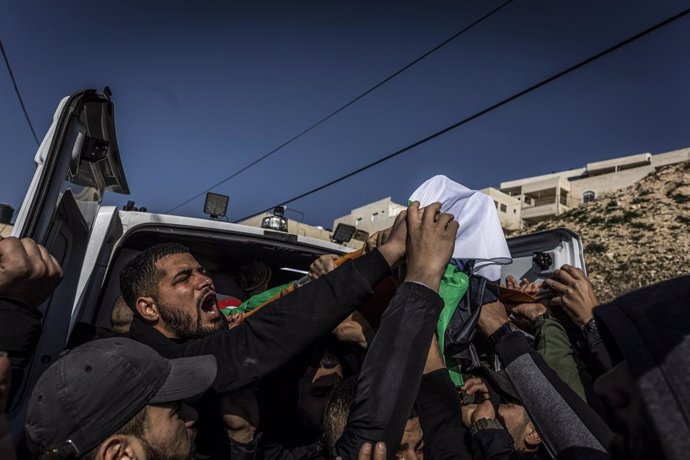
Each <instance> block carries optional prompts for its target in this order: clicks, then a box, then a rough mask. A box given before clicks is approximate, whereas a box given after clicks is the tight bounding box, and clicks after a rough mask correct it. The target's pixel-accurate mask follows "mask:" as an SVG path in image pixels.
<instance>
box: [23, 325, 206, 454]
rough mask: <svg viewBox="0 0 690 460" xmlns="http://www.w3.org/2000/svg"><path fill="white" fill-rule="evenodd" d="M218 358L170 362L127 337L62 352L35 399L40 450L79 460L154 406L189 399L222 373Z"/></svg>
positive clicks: (32, 442) (31, 410) (34, 443)
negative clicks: (218, 372) (218, 368)
mask: <svg viewBox="0 0 690 460" xmlns="http://www.w3.org/2000/svg"><path fill="white" fill-rule="evenodd" d="M216 372H217V367H216V359H215V358H214V357H213V356H211V355H206V356H194V357H190V358H179V359H165V358H163V357H162V356H160V355H159V354H158V353H157V352H156V351H155V350H153V349H152V348H150V347H148V346H146V345H144V344H142V343H139V342H136V341H134V340H131V339H127V338H109V339H102V340H95V341H93V342H89V343H86V344H84V345H82V346H80V347H77V348H74V349H73V350H71V351H69V352H67V353H66V354H64V355H62V356H61V357H60V358H59V359H58V360H57V361H56V362H55V363H54V364H52V365H51V366H50V367H49V368H48V369H46V371H45V372H44V373H43V374H42V375H41V377H40V378H39V379H38V382H37V383H36V386H35V388H34V390H33V393H32V394H31V398H30V400H29V407H28V413H27V417H26V434H27V439H28V442H29V447H30V448H31V450H32V451H33V452H34V453H36V454H42V453H50V454H52V456H54V457H57V458H78V457H81V456H82V455H83V454H85V453H86V452H88V451H90V450H91V449H93V448H95V447H96V446H98V445H99V443H101V442H102V441H104V440H105V439H106V438H107V437H108V436H110V435H112V434H113V433H116V432H117V431H118V430H119V429H120V428H122V427H123V426H124V425H125V424H126V423H127V422H128V421H129V420H131V419H132V418H133V417H134V416H135V415H136V414H137V413H139V411H141V410H142V409H143V408H144V406H146V405H147V404H162V403H166V402H175V401H180V400H184V399H189V398H192V397H195V396H198V395H200V394H201V393H203V392H205V391H206V390H207V389H208V388H209V387H210V386H211V384H212V383H213V381H214V379H215V378H216Z"/></svg>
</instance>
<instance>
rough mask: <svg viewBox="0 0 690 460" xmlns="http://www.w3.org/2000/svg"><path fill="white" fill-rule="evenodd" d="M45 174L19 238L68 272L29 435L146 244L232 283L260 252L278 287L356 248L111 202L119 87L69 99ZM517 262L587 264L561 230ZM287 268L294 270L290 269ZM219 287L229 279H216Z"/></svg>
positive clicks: (119, 189)
mask: <svg viewBox="0 0 690 460" xmlns="http://www.w3.org/2000/svg"><path fill="white" fill-rule="evenodd" d="M34 161H35V163H36V172H35V175H34V177H33V180H32V182H31V185H30V187H29V190H28V191H27V194H26V197H25V199H24V203H23V204H22V207H21V209H20V211H19V213H18V215H17V219H16V222H15V226H14V229H13V236H16V237H21V238H23V237H31V238H33V239H34V240H35V241H36V242H37V243H39V244H42V245H44V246H45V247H46V248H47V249H48V250H49V251H50V253H51V254H53V256H55V258H56V259H57V260H58V262H59V263H60V264H61V266H62V268H63V270H64V278H63V280H62V282H61V283H60V285H59V286H58V287H57V289H56V290H55V291H54V293H53V294H52V295H51V297H50V298H49V299H48V300H46V301H45V302H44V303H43V305H41V307H40V310H41V311H42V312H43V314H44V316H43V332H42V335H41V339H40V341H39V343H38V346H37V349H36V352H35V355H34V357H33V359H32V361H31V364H30V366H29V368H28V369H27V370H26V372H25V377H24V379H23V381H21V382H15V384H18V385H19V388H18V391H17V392H16V394H15V396H14V398H13V400H12V401H10V404H9V405H8V413H9V416H10V420H12V430H13V433H14V434H15V435H16V436H21V431H22V426H23V420H24V415H25V411H26V403H27V400H28V397H29V394H30V391H31V389H32V388H33V386H34V384H35V382H36V380H37V378H38V377H39V376H40V374H41V373H42V372H43V371H44V370H45V369H46V367H48V366H49V365H50V364H51V363H52V362H53V361H55V359H57V357H58V356H59V354H60V353H61V352H62V350H63V349H64V347H65V344H66V343H67V341H68V339H69V337H70V334H71V333H72V332H73V330H74V329H75V325H76V324H78V323H86V324H89V325H93V326H99V327H106V328H109V327H110V326H111V325H110V313H111V310H112V307H113V304H114V302H115V300H116V299H117V297H118V296H119V270H120V268H121V267H122V266H123V264H124V263H126V262H127V261H128V260H130V259H131V258H132V257H134V256H135V255H136V254H137V253H139V252H140V251H142V250H144V249H146V248H148V247H150V246H153V245H155V244H157V243H162V242H168V241H176V242H180V243H182V244H184V245H186V246H188V247H189V248H190V249H191V251H192V253H193V254H194V256H195V257H196V258H197V259H198V260H199V261H200V262H201V263H202V264H203V265H204V266H205V267H207V269H208V270H209V271H210V272H211V273H223V274H226V275H230V276H225V278H226V281H227V279H228V278H230V279H229V282H232V276H233V275H235V274H236V272H237V267H239V266H240V265H242V264H245V263H247V262H250V261H253V260H261V261H265V262H267V263H268V264H270V266H271V267H272V273H273V277H272V279H271V286H274V285H278V284H282V283H286V282H288V281H290V280H293V279H296V278H299V277H300V276H301V275H300V274H298V273H295V272H294V271H293V270H302V271H304V270H307V269H308V267H309V265H310V264H311V262H312V261H313V260H314V259H315V258H316V257H318V256H319V255H322V254H327V253H336V254H342V253H345V252H349V251H352V249H351V248H347V247H345V246H341V245H338V244H334V243H330V242H327V241H323V240H318V239H314V238H308V237H304V236H297V235H289V234H285V233H280V232H275V231H271V230H265V229H261V228H256V227H248V226H244V225H238V224H232V223H226V222H219V221H211V220H206V219H198V218H190V217H180V216H171V215H162V214H154V213H146V212H135V211H122V210H118V209H117V208H116V207H112V206H101V202H102V199H103V195H104V194H105V192H114V193H122V194H128V193H129V187H128V185H127V180H126V178H125V173H124V171H123V168H122V164H121V161H120V152H119V149H118V146H117V140H116V137H115V120H114V106H113V102H112V99H111V95H110V92H109V91H108V90H107V89H106V91H105V92H104V94H102V93H99V92H97V91H95V90H86V91H79V92H77V93H75V94H73V95H71V96H69V97H66V98H64V99H63V100H62V101H61V102H60V104H59V106H58V108H57V110H56V112H55V115H54V117H53V122H52V124H51V126H50V129H49V130H48V133H47V134H46V136H45V138H44V139H43V142H42V143H41V145H40V147H39V149H38V152H37V153H36V156H35V158H34ZM508 245H509V248H510V251H511V253H512V256H513V259H514V261H513V263H512V264H511V265H509V266H505V267H504V268H503V275H504V276H505V275H508V274H512V275H513V276H515V277H516V278H517V279H520V278H522V277H527V278H529V279H531V280H541V279H543V278H545V277H548V276H549V275H550V274H551V272H552V271H553V270H554V269H556V268H558V267H560V266H561V265H562V264H564V263H569V264H571V265H574V266H577V267H581V268H583V269H584V260H583V256H582V243H581V241H580V238H579V237H578V236H577V235H576V234H575V233H573V232H571V231H569V230H565V229H557V230H551V231H546V232H541V233H536V234H532V235H527V236H521V237H517V238H511V239H509V240H508ZM285 268H287V269H290V270H285ZM216 287H217V289H218V292H219V293H223V292H224V286H223V285H222V283H220V282H216Z"/></svg>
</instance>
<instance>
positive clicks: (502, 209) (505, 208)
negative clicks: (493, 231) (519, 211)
mask: <svg viewBox="0 0 690 460" xmlns="http://www.w3.org/2000/svg"><path fill="white" fill-rule="evenodd" d="M506 211H508V206H506V205H504V204H502V205H501V212H506Z"/></svg>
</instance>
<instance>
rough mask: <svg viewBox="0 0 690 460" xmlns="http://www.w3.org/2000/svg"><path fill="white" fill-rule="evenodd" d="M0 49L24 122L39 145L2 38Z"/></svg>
mask: <svg viewBox="0 0 690 460" xmlns="http://www.w3.org/2000/svg"><path fill="white" fill-rule="evenodd" d="M0 51H2V57H3V58H4V59H5V65H6V66H7V72H9V74H10V79H12V85H13V86H14V92H15V93H16V94H17V99H19V105H21V106H22V112H24V116H25V117H26V122H27V123H28V124H29V129H30V130H31V134H32V135H33V136H34V140H35V141H36V145H40V144H41V143H40V142H38V136H36V131H34V125H33V124H32V123H31V118H29V113H28V112H27V111H26V106H25V105H24V100H23V99H22V95H21V94H20V93H19V87H18V86H17V80H15V78H14V72H12V66H11V65H10V60H9V59H8V58H7V53H5V47H4V46H2V40H0Z"/></svg>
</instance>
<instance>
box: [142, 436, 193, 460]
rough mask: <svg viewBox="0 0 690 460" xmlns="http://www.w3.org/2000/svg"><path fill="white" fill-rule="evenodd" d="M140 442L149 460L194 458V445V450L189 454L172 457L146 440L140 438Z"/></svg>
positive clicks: (184, 459) (190, 459)
mask: <svg viewBox="0 0 690 460" xmlns="http://www.w3.org/2000/svg"><path fill="white" fill-rule="evenodd" d="M139 440H140V441H141V444H142V446H143V447H144V451H145V452H146V459H147V460H192V459H193V458H194V448H193V445H192V449H191V450H190V452H189V453H187V454H176V455H171V454H169V453H167V452H163V451H162V450H161V449H158V448H156V447H153V446H152V445H151V444H150V443H149V442H148V441H147V440H146V439H144V438H141V437H140V438H139Z"/></svg>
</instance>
